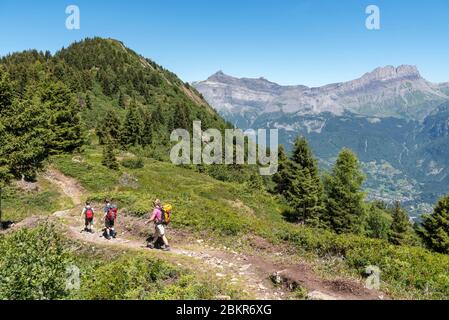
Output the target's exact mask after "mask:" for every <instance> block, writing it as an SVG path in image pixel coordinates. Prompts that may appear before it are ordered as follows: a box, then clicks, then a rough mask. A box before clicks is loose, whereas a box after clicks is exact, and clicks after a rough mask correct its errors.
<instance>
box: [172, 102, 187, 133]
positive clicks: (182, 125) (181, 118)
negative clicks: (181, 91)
mask: <svg viewBox="0 0 449 320" xmlns="http://www.w3.org/2000/svg"><path fill="white" fill-rule="evenodd" d="M191 126H192V124H191V123H190V117H189V110H188V108H187V107H186V106H185V105H184V104H180V105H179V106H177V107H176V108H175V112H174V114H173V125H172V128H170V129H171V130H170V131H172V130H176V129H186V130H189V129H190V127H191Z"/></svg>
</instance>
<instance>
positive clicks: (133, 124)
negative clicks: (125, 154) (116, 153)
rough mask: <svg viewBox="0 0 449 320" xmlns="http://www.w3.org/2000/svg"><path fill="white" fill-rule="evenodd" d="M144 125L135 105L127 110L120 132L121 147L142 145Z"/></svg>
mask: <svg viewBox="0 0 449 320" xmlns="http://www.w3.org/2000/svg"><path fill="white" fill-rule="evenodd" d="M143 129H144V124H143V121H142V115H141V112H140V110H139V109H138V108H137V106H136V105H135V104H133V105H131V106H130V107H129V108H128V112H127V114H126V117H125V121H124V122H123V124H122V128H121V132H120V142H121V145H122V146H123V147H125V148H126V147H130V146H137V145H141V143H142V136H143Z"/></svg>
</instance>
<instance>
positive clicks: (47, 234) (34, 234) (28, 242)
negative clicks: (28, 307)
mask: <svg viewBox="0 0 449 320" xmlns="http://www.w3.org/2000/svg"><path fill="white" fill-rule="evenodd" d="M0 252H1V253H2V254H1V255H0V300H1V299H8V300H11V299H14V300H53V299H61V298H64V297H66V296H67V295H68V292H67V290H66V278H67V274H66V268H67V267H68V266H69V263H70V262H71V258H70V256H69V254H68V253H67V252H66V251H65V249H64V246H63V242H62V240H61V238H60V237H59V236H58V234H57V233H56V231H55V229H54V227H53V226H52V225H49V224H45V225H41V226H39V227H37V228H35V229H33V230H27V229H22V230H19V231H17V232H15V233H14V234H13V235H11V236H6V237H4V238H1V239H0Z"/></svg>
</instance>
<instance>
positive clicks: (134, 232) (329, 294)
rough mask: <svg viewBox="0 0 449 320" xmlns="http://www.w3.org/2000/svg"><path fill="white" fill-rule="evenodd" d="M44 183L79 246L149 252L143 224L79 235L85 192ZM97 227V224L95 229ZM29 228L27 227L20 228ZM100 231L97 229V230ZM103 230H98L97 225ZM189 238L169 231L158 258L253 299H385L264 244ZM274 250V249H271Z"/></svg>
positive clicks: (122, 222) (52, 177) (53, 178)
mask: <svg viewBox="0 0 449 320" xmlns="http://www.w3.org/2000/svg"><path fill="white" fill-rule="evenodd" d="M45 178H46V179H47V180H48V181H50V182H51V183H54V184H55V185H57V186H58V187H59V188H60V189H61V191H62V192H63V193H64V194H66V195H67V196H69V197H70V198H71V199H72V201H73V203H74V204H75V207H74V208H72V209H68V210H65V211H58V212H55V213H54V214H53V216H54V217H56V218H58V219H60V221H61V222H63V225H65V226H66V227H67V232H68V235H69V236H70V237H71V238H73V239H77V240H80V241H83V242H89V243H94V244H98V245H104V246H114V247H119V248H126V249H136V250H149V249H147V248H146V247H145V244H146V243H145V235H146V233H147V232H148V229H149V228H150V227H149V226H145V225H144V224H143V221H142V219H137V218H135V217H131V216H126V215H120V219H118V221H117V229H118V230H119V235H118V237H117V239H113V240H107V239H105V238H103V237H102V236H101V232H98V231H97V232H96V233H93V234H91V233H85V232H81V229H82V228H83V226H82V219H81V216H80V213H81V208H82V206H81V199H82V197H83V194H85V191H84V190H83V188H82V187H81V186H80V185H79V183H78V182H77V181H76V180H75V179H72V178H69V177H66V176H64V175H63V174H62V173H60V172H59V171H57V170H55V169H51V170H49V171H48V172H47V173H46V174H45ZM98 223H100V222H97V224H98ZM22 224H23V225H27V223H26V222H24V223H22ZM97 228H98V225H97ZM100 228H101V225H100ZM192 237H193V235H186V234H179V233H177V232H175V231H174V230H170V240H171V242H172V250H171V251H170V252H162V251H160V252H159V251H158V254H161V255H172V256H173V255H181V256H184V257H190V258H192V259H195V260H197V261H199V262H202V263H204V264H205V265H207V267H208V268H209V269H210V272H214V273H215V276H216V277H219V278H225V279H227V280H229V282H230V283H231V284H235V285H239V286H240V287H243V288H245V291H246V292H247V293H248V294H250V295H251V296H253V297H255V298H256V299H271V300H274V299H286V298H289V297H291V296H292V290H293V289H295V288H296V287H298V286H301V287H303V288H306V289H307V291H308V292H309V294H308V298H309V299H320V300H342V299H343V300H355V299H362V300H373V299H383V298H384V296H383V294H382V293H381V292H378V291H376V290H368V289H366V288H365V287H364V286H363V285H362V284H360V283H358V282H355V281H352V280H346V279H345V280H325V279H321V278H320V277H318V276H317V275H316V274H315V273H314V272H313V270H312V269H311V267H310V266H309V265H307V264H305V263H292V262H291V259H290V260H289V259H280V256H282V255H283V253H280V252H278V250H279V249H278V248H271V249H270V244H268V243H266V242H265V241H264V240H263V239H257V238H255V239H254V242H255V243H256V244H257V246H258V247H259V248H258V249H259V253H262V254H257V255H251V254H248V253H239V252H236V251H233V250H232V249H230V248H226V247H220V248H218V247H217V246H215V247H214V246H212V245H210V244H208V243H206V242H205V241H204V240H202V239H195V238H192ZM271 246H272V245H271Z"/></svg>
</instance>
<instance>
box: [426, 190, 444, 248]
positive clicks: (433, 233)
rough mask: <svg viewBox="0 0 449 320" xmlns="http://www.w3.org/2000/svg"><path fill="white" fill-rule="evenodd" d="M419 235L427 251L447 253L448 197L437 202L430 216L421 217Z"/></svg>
mask: <svg viewBox="0 0 449 320" xmlns="http://www.w3.org/2000/svg"><path fill="white" fill-rule="evenodd" d="M419 234H420V235H421V237H422V239H423V240H424V243H425V244H426V246H427V247H428V248H429V249H431V250H433V251H436V252H440V253H445V254H447V253H449V195H447V196H445V197H442V198H441V199H439V200H438V203H437V204H436V206H435V208H434V210H433V213H432V214H430V215H423V216H422V225H421V227H420V228H419Z"/></svg>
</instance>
